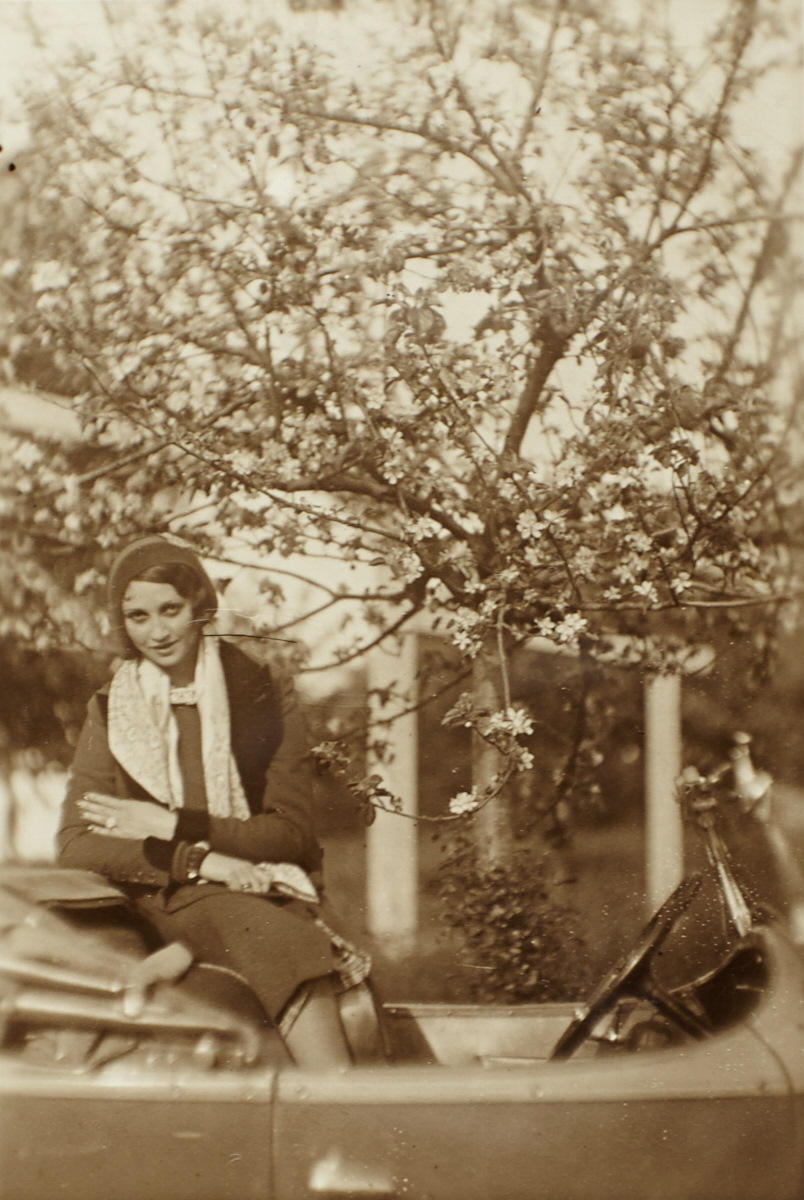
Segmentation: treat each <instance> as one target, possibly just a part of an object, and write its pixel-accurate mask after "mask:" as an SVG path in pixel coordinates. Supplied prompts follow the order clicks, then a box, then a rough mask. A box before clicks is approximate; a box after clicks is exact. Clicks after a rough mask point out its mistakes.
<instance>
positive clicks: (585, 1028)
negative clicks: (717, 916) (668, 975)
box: [550, 874, 707, 1059]
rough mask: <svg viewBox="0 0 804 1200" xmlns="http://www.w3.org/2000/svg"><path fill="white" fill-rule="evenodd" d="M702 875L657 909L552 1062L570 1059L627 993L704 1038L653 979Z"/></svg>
mask: <svg viewBox="0 0 804 1200" xmlns="http://www.w3.org/2000/svg"><path fill="white" fill-rule="evenodd" d="M702 882H703V876H702V875H701V874H695V875H690V876H689V877H688V878H687V879H682V881H681V883H680V884H679V885H678V887H677V888H676V889H675V890H674V891H673V892H671V893H670V895H669V896H668V897H667V899H666V900H665V902H664V904H662V905H661V907H660V908H658V909H657V910H656V912H655V913H654V914H653V916H652V917H651V919H650V920H649V921H648V923H647V925H646V926H645V928H644V929H643V930H642V932H641V933H640V935H639V937H638V938H637V941H636V944H635V945H634V947H633V949H632V950H630V951H629V952H628V953H627V954H626V955H625V956H624V957H623V958H621V959H620V960H619V961H618V962H617V963H615V965H614V966H613V967H612V968H611V970H610V971H608V972H607V973H606V974H605V975H604V976H603V978H602V979H601V981H600V983H599V984H598V985H597V987H595V988H594V990H593V991H592V994H591V996H590V997H589V999H588V1000H587V1001H586V1004H585V1005H584V1007H583V1008H582V1009H581V1010H580V1012H579V1013H578V1014H577V1016H576V1017H575V1018H574V1019H573V1020H572V1021H571V1022H570V1024H569V1025H568V1026H567V1028H566V1029H565V1030H564V1032H563V1033H562V1035H561V1037H560V1038H559V1039H558V1041H557V1042H556V1044H555V1046H554V1048H553V1052H552V1054H551V1055H550V1058H551V1059H560V1058H569V1056H570V1055H571V1054H574V1053H575V1051H576V1050H577V1049H578V1047H579V1046H580V1045H581V1043H582V1042H584V1041H586V1039H587V1038H588V1037H589V1034H590V1033H591V1032H592V1030H593V1029H594V1027H595V1025H597V1023H598V1021H599V1020H600V1018H601V1017H602V1016H603V1014H604V1013H606V1012H608V1010H609V1009H610V1008H612V1007H613V1005H614V1003H615V1001H616V1000H617V999H618V998H619V997H620V996H621V995H624V994H631V995H635V996H645V997H646V998H647V999H649V1000H650V1001H651V1002H652V1003H653V1004H655V1005H656V1007H657V1008H659V1009H660V1010H661V1011H663V1012H664V1013H665V1014H666V1015H667V1016H669V1017H670V1018H671V1019H672V1020H674V1021H675V1022H676V1024H678V1025H680V1026H681V1027H682V1028H683V1029H684V1030H685V1032H687V1033H689V1034H691V1035H692V1036H693V1037H698V1038H700V1037H703V1036H705V1034H706V1032H707V1030H706V1026H705V1025H703V1023H702V1022H701V1021H700V1020H699V1019H698V1018H697V1017H695V1016H694V1015H693V1014H692V1013H690V1012H689V1011H688V1010H687V1009H685V1008H682V1007H681V1006H680V1005H679V1004H678V1003H677V1002H676V1001H675V1000H673V999H672V997H670V996H669V995H668V994H667V993H666V992H664V991H663V990H662V989H661V988H660V987H659V986H658V985H657V984H656V983H655V981H654V980H652V979H651V978H650V967H651V961H652V959H653V955H654V954H655V953H656V951H657V950H658V949H659V947H660V946H661V945H662V944H663V943H664V941H665V939H666V938H667V936H668V935H669V934H670V932H671V931H672V930H673V929H674V927H675V926H676V924H677V922H678V921H679V919H680V918H681V916H682V915H683V914H684V913H685V912H686V911H687V909H688V908H689V906H690V904H692V901H693V900H694V899H695V897H696V896H697V894H698V892H699V890H700V887H701V884H702Z"/></svg>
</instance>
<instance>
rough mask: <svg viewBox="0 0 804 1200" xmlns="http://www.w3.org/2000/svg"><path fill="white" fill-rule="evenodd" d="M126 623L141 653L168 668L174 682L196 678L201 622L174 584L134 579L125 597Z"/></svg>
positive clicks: (136, 648)
mask: <svg viewBox="0 0 804 1200" xmlns="http://www.w3.org/2000/svg"><path fill="white" fill-rule="evenodd" d="M123 624H124V626H125V630H126V633H127V634H128V636H129V638H130V639H131V643H132V645H133V646H134V649H135V650H136V651H137V653H138V654H141V655H142V656H143V658H147V659H149V660H150V661H151V662H152V663H156V665H157V666H158V667H161V668H162V670H163V671H166V672H167V673H168V675H169V676H170V678H171V680H172V682H173V683H174V684H185V683H189V682H190V681H191V680H192V678H193V675H194V673H195V659H196V652H197V650H198V642H199V639H200V637H201V627H200V622H199V621H197V620H196V618H195V615H194V613H193V608H192V605H191V603H190V601H189V600H185V598H184V596H182V595H180V594H179V593H178V592H177V591H176V589H175V588H174V586H173V584H172V583H148V582H146V581H145V580H144V579H133V580H132V581H131V583H130V584H129V585H128V587H127V588H126V591H125V594H124V596H123Z"/></svg>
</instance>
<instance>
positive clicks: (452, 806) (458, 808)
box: [449, 792, 479, 817]
mask: <svg viewBox="0 0 804 1200" xmlns="http://www.w3.org/2000/svg"><path fill="white" fill-rule="evenodd" d="M478 807H479V801H478V798H477V796H476V795H475V794H474V792H458V794H457V796H453V797H452V798H451V800H450V802H449V811H450V812H451V813H452V815H453V816H454V817H462V816H465V815H466V813H471V812H475V810H476V809H477V808H478Z"/></svg>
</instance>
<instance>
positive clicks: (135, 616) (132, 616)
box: [125, 613, 145, 625]
mask: <svg viewBox="0 0 804 1200" xmlns="http://www.w3.org/2000/svg"><path fill="white" fill-rule="evenodd" d="M125 619H126V620H127V621H129V622H131V623H132V624H133V625H142V623H143V621H144V620H145V613H126V614H125Z"/></svg>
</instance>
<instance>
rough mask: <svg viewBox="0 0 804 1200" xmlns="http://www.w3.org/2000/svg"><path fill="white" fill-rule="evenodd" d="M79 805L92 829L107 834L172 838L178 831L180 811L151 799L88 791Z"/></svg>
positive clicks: (109, 835) (142, 837) (106, 835)
mask: <svg viewBox="0 0 804 1200" xmlns="http://www.w3.org/2000/svg"><path fill="white" fill-rule="evenodd" d="M78 807H79V809H80V810H81V816H82V817H83V818H84V820H85V821H86V823H87V825H88V826H89V828H90V829H91V830H92V832H93V833H100V834H102V835H103V836H104V837H117V838H129V839H130V840H132V841H143V840H144V839H145V838H147V837H155V838H161V839H162V840H163V841H166V842H169V841H170V840H171V839H172V838H173V836H174V834H175V833H176V823H177V821H178V817H177V815H176V813H175V812H171V811H170V809H169V808H164V807H163V805H161V804H154V803H153V801H151V800H121V799H120V798H119V797H118V796H106V795H104V794H103V793H102V792H86V793H85V795H84V797H83V799H82V800H79V801H78Z"/></svg>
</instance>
